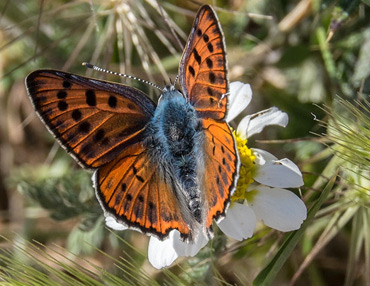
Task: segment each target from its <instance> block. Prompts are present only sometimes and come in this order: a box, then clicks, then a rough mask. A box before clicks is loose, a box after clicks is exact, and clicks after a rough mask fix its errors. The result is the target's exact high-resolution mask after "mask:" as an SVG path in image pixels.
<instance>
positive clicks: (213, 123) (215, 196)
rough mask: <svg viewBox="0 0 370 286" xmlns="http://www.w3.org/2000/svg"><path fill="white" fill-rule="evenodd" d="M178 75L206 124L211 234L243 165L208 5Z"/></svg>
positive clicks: (221, 48)
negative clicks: (229, 121)
mask: <svg viewBox="0 0 370 286" xmlns="http://www.w3.org/2000/svg"><path fill="white" fill-rule="evenodd" d="M179 72H180V83H181V86H182V89H183V92H184V93H185V94H186V95H187V96H188V98H189V101H190V102H191V103H192V105H193V106H194V108H195V110H196V111H197V114H198V116H199V117H200V118H201V119H202V123H203V130H204V134H205V140H204V144H203V147H204V152H205V176H204V178H205V179H204V182H203V183H202V188H203V191H204V197H205V201H206V205H208V206H207V209H206V211H205V213H206V221H205V227H206V229H207V230H209V231H210V232H212V230H211V228H212V221H213V219H218V218H219V217H220V216H221V215H224V213H225V209H226V207H227V205H228V203H229V201H230V196H231V194H232V192H233V191H234V190H235V187H236V183H237V179H238V173H239V165H240V162H239V157H238V153H237V148H236V143H235V140H234V137H233V135H232V132H231V130H230V127H229V125H228V124H227V123H226V122H225V120H224V119H225V116H226V112H227V103H228V102H227V100H228V98H227V93H228V92H229V86H228V85H229V83H228V77H227V76H228V75H227V59H226V48H225V43H224V36H223V33H222V30H221V27H220V24H219V21H218V19H217V15H216V13H215V12H214V10H213V9H212V8H211V7H210V6H208V5H204V6H202V8H201V9H200V10H199V12H198V15H197V17H196V19H195V21H194V24H193V28H192V32H191V34H190V36H189V39H188V43H187V46H186V49H185V51H184V54H183V57H182V59H181V64H180V71H179Z"/></svg>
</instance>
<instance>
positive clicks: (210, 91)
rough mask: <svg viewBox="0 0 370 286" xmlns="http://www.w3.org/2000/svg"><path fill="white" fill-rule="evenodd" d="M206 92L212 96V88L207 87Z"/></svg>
mask: <svg viewBox="0 0 370 286" xmlns="http://www.w3.org/2000/svg"><path fill="white" fill-rule="evenodd" d="M207 93H208V94H209V95H210V96H212V95H213V91H212V88H210V87H207Z"/></svg>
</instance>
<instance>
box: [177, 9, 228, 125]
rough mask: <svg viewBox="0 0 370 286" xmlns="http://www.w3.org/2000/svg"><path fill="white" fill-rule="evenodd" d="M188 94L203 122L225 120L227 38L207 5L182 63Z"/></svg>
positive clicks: (182, 72) (186, 48) (196, 21)
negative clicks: (207, 119)
mask: <svg viewBox="0 0 370 286" xmlns="http://www.w3.org/2000/svg"><path fill="white" fill-rule="evenodd" d="M179 74H180V84H181V87H182V90H183V92H184V94H185V95H186V96H187V97H188V98H189V101H190V102H191V104H192V105H193V106H194V108H195V109H196V111H197V112H198V114H199V116H200V117H202V118H213V119H224V118H225V114H226V109H227V96H226V95H227V92H228V78H227V76H228V75H227V60H226V48H225V43H224V36H223V33H222V30H221V27H220V23H219V21H218V19H217V15H216V13H215V12H214V10H213V9H212V8H211V7H210V6H208V5H204V6H202V7H201V8H200V10H199V12H198V15H197V17H196V19H195V21H194V24H193V28H192V31H191V33H190V36H189V39H188V42H187V46H186V47H185V51H184V54H183V56H182V59H181V63H180V70H179Z"/></svg>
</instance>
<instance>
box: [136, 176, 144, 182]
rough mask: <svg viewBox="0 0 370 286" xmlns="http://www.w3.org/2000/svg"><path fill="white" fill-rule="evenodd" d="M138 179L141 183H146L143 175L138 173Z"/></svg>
mask: <svg viewBox="0 0 370 286" xmlns="http://www.w3.org/2000/svg"><path fill="white" fill-rule="evenodd" d="M136 179H138V180H139V181H140V182H141V183H144V179H143V177H141V176H139V175H136Z"/></svg>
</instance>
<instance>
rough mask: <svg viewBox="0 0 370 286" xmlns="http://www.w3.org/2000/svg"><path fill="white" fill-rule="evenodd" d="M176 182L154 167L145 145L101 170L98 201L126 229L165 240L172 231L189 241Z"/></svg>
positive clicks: (98, 182)
mask: <svg viewBox="0 0 370 286" xmlns="http://www.w3.org/2000/svg"><path fill="white" fill-rule="evenodd" d="M173 187H174V186H173V182H172V181H171V177H170V176H166V175H165V174H164V172H162V170H161V166H160V165H153V160H151V159H150V158H149V157H148V152H147V150H146V149H145V147H144V146H143V145H142V143H137V144H135V145H132V146H130V147H129V148H127V149H125V150H124V151H123V152H122V154H121V155H120V156H119V157H118V158H116V159H115V160H113V161H112V162H110V163H108V164H107V165H105V166H103V167H101V168H99V169H98V171H97V172H96V174H95V188H96V192H97V197H98V199H99V201H100V204H101V205H102V207H103V209H104V210H105V211H106V212H108V213H110V215H111V216H113V217H115V219H116V220H117V221H118V222H120V223H124V224H125V225H127V226H129V227H131V228H135V229H138V230H140V231H142V232H144V233H146V232H149V233H152V234H154V235H156V236H157V237H158V238H160V239H163V238H164V237H165V236H167V235H168V233H169V231H170V230H172V229H177V230H179V232H180V233H181V235H182V236H183V237H184V238H190V236H191V230H190V227H189V223H188V222H185V220H184V216H183V214H182V213H181V210H180V208H179V206H178V201H177V199H176V197H175V194H174V192H173V189H172V188H173Z"/></svg>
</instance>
